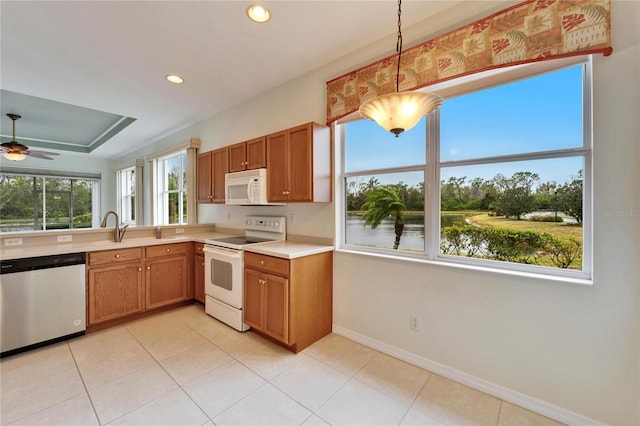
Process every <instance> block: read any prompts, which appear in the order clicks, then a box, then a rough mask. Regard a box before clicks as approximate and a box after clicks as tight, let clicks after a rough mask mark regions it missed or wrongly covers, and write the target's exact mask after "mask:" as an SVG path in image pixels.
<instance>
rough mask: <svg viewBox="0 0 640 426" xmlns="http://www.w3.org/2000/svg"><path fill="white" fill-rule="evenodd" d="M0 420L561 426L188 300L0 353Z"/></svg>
mask: <svg viewBox="0 0 640 426" xmlns="http://www.w3.org/2000/svg"><path fill="white" fill-rule="evenodd" d="M0 378H1V379H2V383H1V392H2V394H1V405H0V409H1V414H0V424H2V425H38V426H40V425H65V426H69V425H99V424H102V425H107V424H108V425H180V426H186V425H214V424H215V425H225V424H229V425H252V424H260V425H327V424H330V425H355V424H362V425H442V424H445V425H458V424H465V425H466V424H476V425H558V423H556V422H554V421H553V420H550V419H548V418H545V417H542V416H540V415H537V414H535V413H532V412H530V411H527V410H525V409H523V408H520V407H517V406H515V405H512V404H509V403H508V402H505V401H501V400H499V399H496V398H494V397H492V396H490V395H487V394H484V393H482V392H479V391H476V390H473V389H471V388H468V387H466V386H463V385H461V384H458V383H456V382H452V381H450V380H448V379H445V378H443V377H440V376H437V375H435V374H432V373H430V372H428V371H425V370H422V369H420V368H418V367H415V366H413V365H410V364H407V363H405V362H402V361H399V360H397V359H395V358H392V357H389V356H387V355H384V354H382V353H380V352H377V351H375V350H373V349H370V348H368V347H366V346H363V345H360V344H358V343H355V342H352V341H350V340H348V339H345V338H343V337H340V336H337V335H333V334H332V335H329V336H327V337H325V338H324V339H322V340H321V341H319V342H317V343H315V344H314V345H312V346H310V347H309V348H307V349H306V350H304V351H302V352H301V353H299V354H297V355H294V354H292V353H290V352H288V351H286V350H284V349H282V348H280V347H278V346H277V345H274V344H272V343H270V342H268V341H266V340H264V339H262V338H261V337H259V336H257V335H256V334H254V333H252V332H246V333H238V332H236V331H235V330H233V329H231V328H229V327H227V326H225V325H224V324H222V323H220V322H218V321H216V320H215V319H213V318H211V317H209V316H207V315H206V314H205V313H204V311H203V308H202V305H198V304H195V305H191V306H187V307H184V308H179V309H175V310H173V311H170V312H166V313H162V314H158V315H155V316H153V317H149V318H145V319H142V320H139V321H136V322H132V323H129V324H126V325H123V326H119V327H115V328H111V329H108V330H104V331H100V332H96V333H91V334H88V335H86V336H83V337H80V338H76V339H73V340H70V341H67V342H63V343H58V344H55V345H52V346H48V347H44V348H41V349H38V350H34V351H30V352H27V353H24V354H20V355H15V356H13V357H9V358H6V359H4V360H2V362H1V364H0Z"/></svg>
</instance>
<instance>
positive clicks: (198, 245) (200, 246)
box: [193, 243, 204, 255]
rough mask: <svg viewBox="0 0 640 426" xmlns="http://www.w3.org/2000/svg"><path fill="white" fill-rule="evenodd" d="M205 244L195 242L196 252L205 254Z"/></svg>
mask: <svg viewBox="0 0 640 426" xmlns="http://www.w3.org/2000/svg"><path fill="white" fill-rule="evenodd" d="M203 249H204V244H203V243H193V252H194V253H195V254H202V255H204V251H203Z"/></svg>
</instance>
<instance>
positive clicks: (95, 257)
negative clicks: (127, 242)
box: [89, 247, 142, 266]
mask: <svg viewBox="0 0 640 426" xmlns="http://www.w3.org/2000/svg"><path fill="white" fill-rule="evenodd" d="M140 259H142V249H141V248H140V247H132V248H126V249H117V250H105V251H93V252H90V253H89V265H92V266H93V265H104V264H107V263H113V262H128V261H132V260H140Z"/></svg>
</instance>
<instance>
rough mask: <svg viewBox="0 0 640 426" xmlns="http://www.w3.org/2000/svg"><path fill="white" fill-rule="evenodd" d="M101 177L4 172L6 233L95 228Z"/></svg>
mask: <svg viewBox="0 0 640 426" xmlns="http://www.w3.org/2000/svg"><path fill="white" fill-rule="evenodd" d="M99 182H100V181H99V180H98V179H85V178H66V177H52V176H39V175H26V174H11V173H2V174H0V230H1V231H2V232H20V231H43V230H52V229H53V230H55V229H74V228H91V227H94V226H95V225H96V220H99V219H97V218H95V217H94V215H93V212H94V211H95V210H96V206H98V200H99Z"/></svg>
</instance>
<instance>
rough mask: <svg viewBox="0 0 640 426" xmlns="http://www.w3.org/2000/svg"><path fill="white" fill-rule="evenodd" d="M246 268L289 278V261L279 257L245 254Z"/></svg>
mask: <svg viewBox="0 0 640 426" xmlns="http://www.w3.org/2000/svg"><path fill="white" fill-rule="evenodd" d="M244 266H246V267H249V268H254V269H259V270H261V271H265V272H271V273H274V274H278V275H284V276H287V277H288V276H289V260H288V259H281V258H279V257H273V256H265V255H263V254H256V253H249V252H245V253H244Z"/></svg>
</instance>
